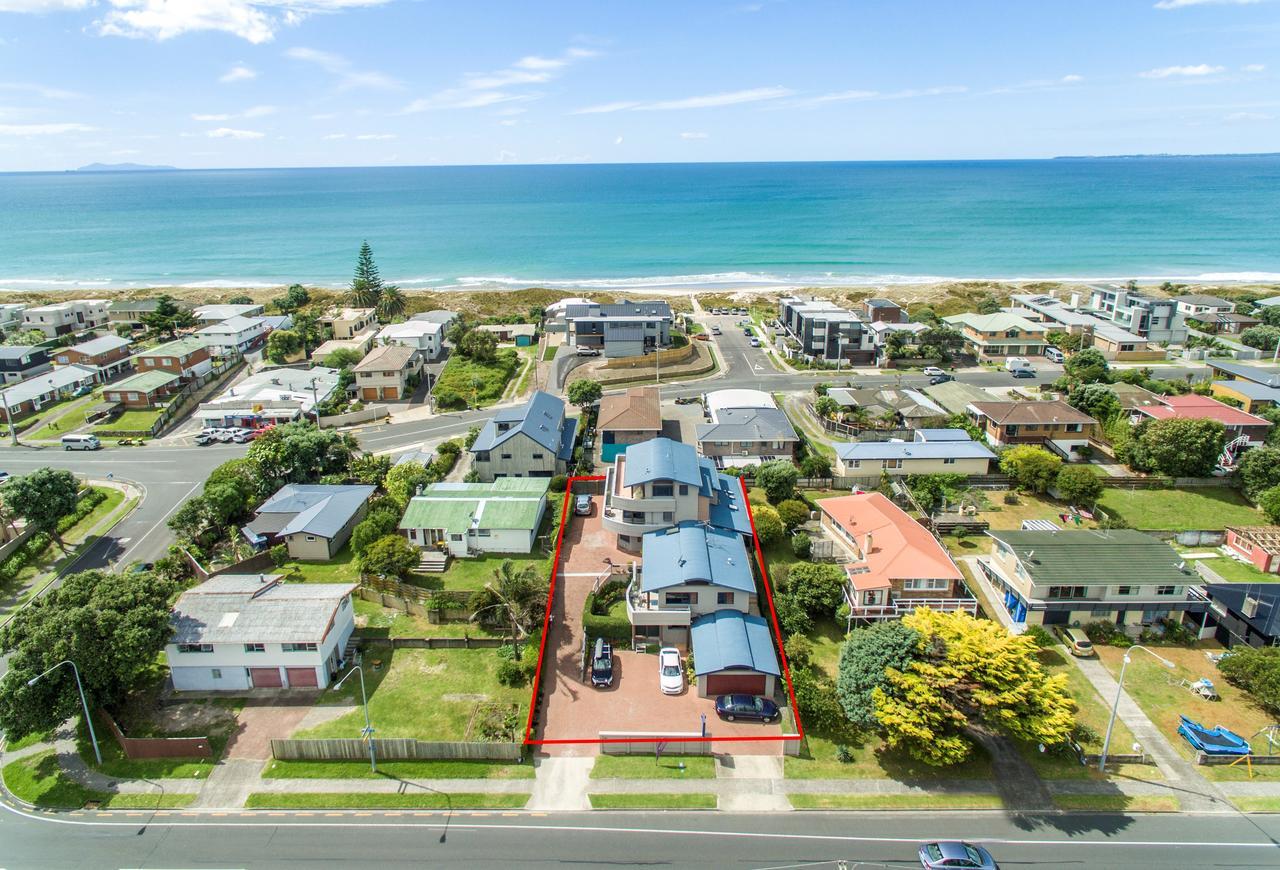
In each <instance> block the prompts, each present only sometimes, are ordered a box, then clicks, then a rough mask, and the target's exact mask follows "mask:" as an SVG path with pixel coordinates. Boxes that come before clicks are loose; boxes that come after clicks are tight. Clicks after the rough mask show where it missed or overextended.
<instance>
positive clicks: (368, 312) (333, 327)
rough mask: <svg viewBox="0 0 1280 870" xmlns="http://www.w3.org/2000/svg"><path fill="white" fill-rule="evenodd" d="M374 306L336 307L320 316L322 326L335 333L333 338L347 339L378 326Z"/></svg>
mask: <svg viewBox="0 0 1280 870" xmlns="http://www.w3.org/2000/svg"><path fill="white" fill-rule="evenodd" d="M377 323H378V315H377V311H376V310H374V309H373V308H336V309H333V310H331V311H329V313H327V314H325V315H324V316H323V317H321V318H320V326H321V327H322V328H323V329H327V330H329V331H330V332H332V333H333V338H334V339H336V340H338V341H346V340H348V339H351V338H355V337H356V336H357V335H360V334H361V333H364V332H367V331H368V330H370V329H373V328H374V327H375V326H377Z"/></svg>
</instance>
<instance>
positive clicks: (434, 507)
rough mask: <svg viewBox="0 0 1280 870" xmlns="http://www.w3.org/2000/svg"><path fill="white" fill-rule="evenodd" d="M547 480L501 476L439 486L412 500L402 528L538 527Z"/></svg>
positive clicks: (456, 530)
mask: <svg viewBox="0 0 1280 870" xmlns="http://www.w3.org/2000/svg"><path fill="white" fill-rule="evenodd" d="M550 484H551V480H550V479H549V478H545V477H500V478H498V479H497V480H495V481H494V482H493V483H436V484H432V485H431V486H429V487H427V489H426V490H425V491H424V492H423V493H422V495H418V496H414V497H413V498H411V499H410V500H409V506H408V508H407V509H406V510H405V513H404V517H403V518H402V519H401V520H400V528H402V529H444V530H445V531H446V532H452V533H454V534H463V533H465V532H466V531H467V530H469V529H471V528H484V529H518V530H521V531H532V530H534V529H536V528H537V525H538V523H539V522H541V519H542V512H543V510H544V508H545V503H546V493H547V488H548V486H550Z"/></svg>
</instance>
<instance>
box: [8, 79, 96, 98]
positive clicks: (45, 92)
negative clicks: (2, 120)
mask: <svg viewBox="0 0 1280 870" xmlns="http://www.w3.org/2000/svg"><path fill="white" fill-rule="evenodd" d="M0 91H18V92H20V93H27V94H35V95H37V96H40V97H44V98H45V99H46V100H78V99H81V98H82V96H83V95H82V94H77V93H76V92H75V91H66V90H63V89H62V88H50V87H46V86H44V85H37V84H32V83H30V82H0Z"/></svg>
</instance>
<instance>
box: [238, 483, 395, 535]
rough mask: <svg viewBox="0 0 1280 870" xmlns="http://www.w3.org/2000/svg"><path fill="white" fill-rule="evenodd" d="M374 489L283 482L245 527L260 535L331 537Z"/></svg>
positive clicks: (362, 486) (349, 518)
mask: <svg viewBox="0 0 1280 870" xmlns="http://www.w3.org/2000/svg"><path fill="white" fill-rule="evenodd" d="M374 489H375V488H374V487H372V486H365V485H363V484H354V485H349V486H328V485H325V484H297V483H290V484H286V485H285V486H282V487H280V489H279V490H277V491H276V494H275V495H273V496H271V498H269V499H267V500H266V501H265V502H263V503H262V506H261V507H259V508H258V510H257V512H256V513H257V516H256V517H255V518H254V520H253V521H252V522H251V523H249V525H248V526H247V528H248V529H249V530H250V531H253V532H255V533H257V534H259V535H261V534H263V533H264V532H269V533H274V534H276V535H292V534H295V533H297V532H305V533H307V534H309V535H317V536H319V537H322V538H332V537H333V536H334V535H336V534H338V532H339V531H340V530H341V529H342V527H343V526H345V525H346V524H347V523H348V522H349V521H350V520H351V518H352V517H353V516H355V514H356V512H357V511H359V510H360V507H361V506H362V505H363V504H364V503H365V502H366V501H368V500H369V498H370V496H372V495H373V493H374ZM259 520H262V522H261V523H260V522H259Z"/></svg>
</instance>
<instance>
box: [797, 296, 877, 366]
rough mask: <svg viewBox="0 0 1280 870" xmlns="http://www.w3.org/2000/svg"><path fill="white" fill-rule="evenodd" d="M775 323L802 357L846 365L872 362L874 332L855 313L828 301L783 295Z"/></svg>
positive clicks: (874, 344)
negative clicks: (788, 337)
mask: <svg viewBox="0 0 1280 870" xmlns="http://www.w3.org/2000/svg"><path fill="white" fill-rule="evenodd" d="M778 322H779V323H781V324H782V328H783V329H784V330H785V331H786V333H787V334H788V335H789V336H790V337H791V339H792V340H793V341H795V342H796V343H797V344H798V346H799V348H798V350H799V353H800V354H802V355H803V356H806V357H811V358H813V359H820V360H824V361H826V362H836V361H842V362H845V363H848V364H849V365H871V364H873V363H874V362H875V360H876V343H875V332H874V331H873V330H871V329H869V328H868V326H867V324H866V322H865V321H863V319H862V317H860V316H859V315H858V314H856V313H854V312H852V311H849V310H848V309H847V308H841V307H840V306H839V305H836V304H834V303H832V302H827V301H825V300H821V299H816V298H810V299H804V298H802V297H799V296H784V297H783V298H782V299H781V300H780V301H779V302H778Z"/></svg>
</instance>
